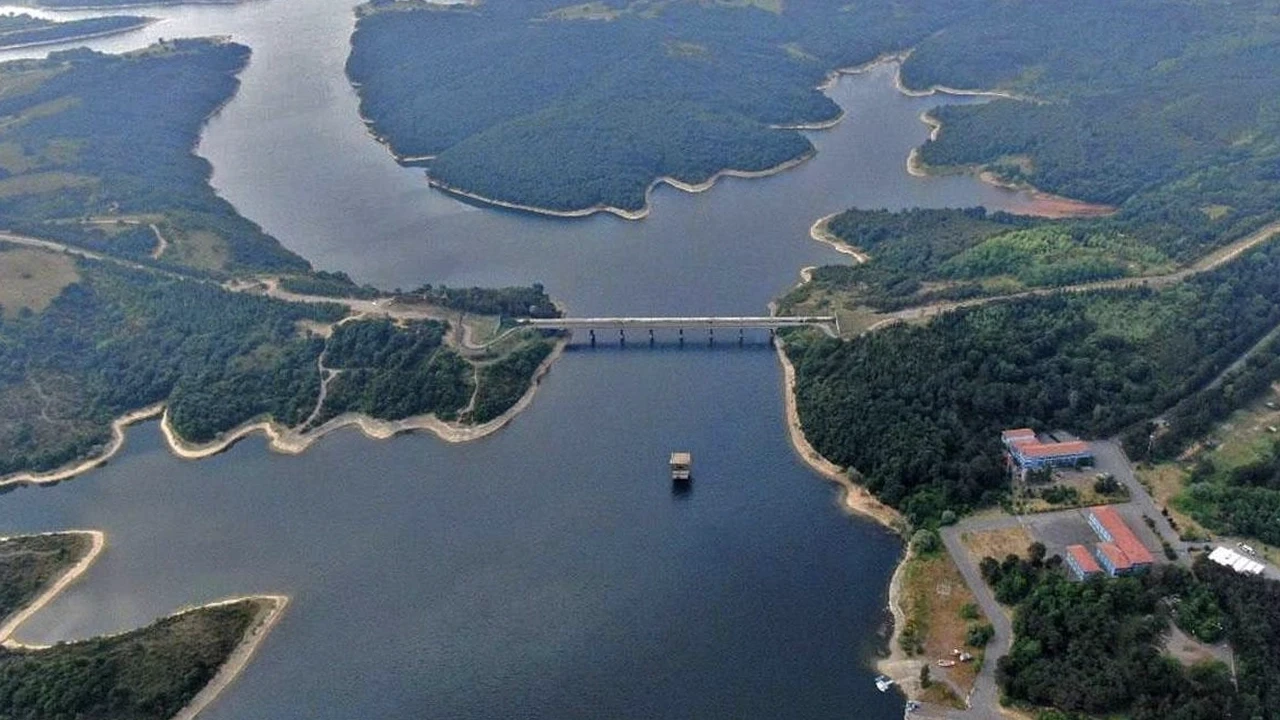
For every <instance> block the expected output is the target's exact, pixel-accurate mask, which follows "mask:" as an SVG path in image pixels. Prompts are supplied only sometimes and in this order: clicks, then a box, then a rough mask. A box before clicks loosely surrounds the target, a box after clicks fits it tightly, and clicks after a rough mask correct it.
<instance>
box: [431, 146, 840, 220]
mask: <svg viewBox="0 0 1280 720" xmlns="http://www.w3.org/2000/svg"><path fill="white" fill-rule="evenodd" d="M815 155H817V151H816V150H810V151H809V152H806V153H805V154H804V155H801V156H800V157H796V158H792V159H790V160H787V161H785V162H783V163H780V164H778V165H775V166H773V167H771V168H766V169H764V170H733V169H728V170H721V171H719V172H717V173H716V174H714V175H712V176H711V177H710V178H708V179H707V180H705V181H703V182H700V183H687V182H684V181H682V180H678V179H676V178H673V177H669V176H663V177H660V178H658V179H656V180H654V181H653V182H651V183H649V187H648V188H646V189H645V191H644V207H642V208H640V209H639V210H624V209H622V208H617V207H613V206H612V205H594V206H592V207H589V208H582V209H580V210H550V209H548V208H544V207H538V206H536V205H524V204H521V203H514V202H508V201H506V200H497V199H495V198H491V197H486V196H484V195H480V194H478V193H474V192H470V191H468V190H463V189H461V188H456V187H453V186H451V185H448V184H447V183H445V182H443V181H441V180H439V179H437V178H433V177H431V176H430V174H428V175H427V182H428V183H429V184H430V185H431V187H434V188H436V189H438V190H441V191H443V192H446V193H449V194H450V195H456V196H458V197H463V198H466V199H468V200H473V201H475V202H479V203H484V204H486V205H493V206H495V207H500V208H506V209H508V210H520V211H522V212H528V213H533V214H535V215H545V216H547V217H556V218H583V217H589V216H591V215H595V214H597V213H610V214H612V215H616V216H618V217H620V218H622V219H623V220H643V219H645V218H646V217H648V216H649V213H650V212H651V210H652V208H653V205H652V197H653V191H654V190H656V189H657V188H658V186H659V185H670V186H671V187H673V188H675V189H677V190H681V191H683V192H687V193H701V192H706V191H707V190H710V189H711V188H713V187H715V184H716V183H717V182H718V181H719V180H720V179H721V178H726V177H736V178H762V177H768V176H770V175H777V174H778V173H781V172H786V171H787V170H790V169H791V168H794V167H796V166H798V165H801V164H803V163H805V162H807V161H808V160H810V159H811V158H813V157H814V156H815Z"/></svg>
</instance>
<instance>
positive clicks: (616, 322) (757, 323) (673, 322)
mask: <svg viewBox="0 0 1280 720" xmlns="http://www.w3.org/2000/svg"><path fill="white" fill-rule="evenodd" d="M517 322H518V323H519V324H521V325H524V326H527V327H536V328H543V329H546V330H586V331H588V332H589V333H590V334H591V344H592V345H594V344H595V342H596V331H597V330H601V331H614V330H616V331H617V332H618V338H619V340H620V341H621V342H622V343H623V344H626V342H627V331H628V330H631V331H646V330H647V331H648V333H649V342H650V343H653V331H654V330H676V331H678V332H679V337H680V342H682V343H683V342H684V331H685V330H692V331H696V332H701V331H704V330H705V331H706V333H707V339H708V340H709V341H710V342H711V343H715V335H716V330H722V331H723V330H728V331H733V330H737V331H738V341H739V342H742V339H743V333H744V332H745V331H746V330H768V331H769V336H770V337H772V336H773V333H774V332H775V331H777V330H781V329H782V328H792V327H817V328H820V329H822V330H823V331H824V332H826V333H827V334H828V335H831V336H833V337H834V336H837V335H839V334H840V321H839V320H838V319H836V317H835V316H834V315H830V316H829V315H801V316H794V317H792V316H772V315H767V316H760V317H749V316H743V317H734V316H710V317H596V318H545V319H543V318H537V319H531V318H524V319H521V320H518V321H517Z"/></svg>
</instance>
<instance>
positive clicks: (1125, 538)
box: [1090, 505, 1156, 565]
mask: <svg viewBox="0 0 1280 720" xmlns="http://www.w3.org/2000/svg"><path fill="white" fill-rule="evenodd" d="M1090 512H1092V513H1093V515H1094V517H1096V518H1098V522H1099V523H1101V524H1102V527H1104V528H1106V530H1107V532H1109V533H1111V539H1112V541H1113V542H1114V543H1115V545H1116V547H1118V548H1119V549H1120V550H1121V552H1123V553H1124V554H1125V555H1126V556H1127V557H1128V558H1129V560H1130V562H1131V563H1132V564H1134V565H1150V564H1151V563H1153V562H1155V560H1156V559H1155V557H1154V556H1152V555H1151V551H1150V550H1148V549H1147V546H1146V545H1143V544H1142V541H1141V540H1139V539H1138V536H1137V535H1134V534H1133V531H1132V530H1130V529H1129V526H1128V525H1126V524H1125V522H1124V520H1123V519H1121V517H1120V513H1118V512H1116V511H1115V509H1114V508H1112V507H1109V506H1107V505H1101V506H1098V507H1095V508H1090Z"/></svg>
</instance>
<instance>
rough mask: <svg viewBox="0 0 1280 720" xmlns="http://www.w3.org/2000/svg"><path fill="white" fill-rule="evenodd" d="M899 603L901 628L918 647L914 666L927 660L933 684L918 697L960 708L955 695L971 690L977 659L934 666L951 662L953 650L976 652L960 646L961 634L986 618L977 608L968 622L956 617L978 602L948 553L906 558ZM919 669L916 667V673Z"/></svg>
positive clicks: (960, 703)
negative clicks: (950, 664)
mask: <svg viewBox="0 0 1280 720" xmlns="http://www.w3.org/2000/svg"><path fill="white" fill-rule="evenodd" d="M899 602H900V603H901V607H902V610H903V613H904V615H905V616H906V619H907V620H906V625H907V628H904V630H908V629H909V630H910V632H911V635H912V637H914V638H915V641H916V642H917V643H918V646H919V647H923V651H922V652H919V653H918V654H917V655H916V658H917V660H918V664H926V663H927V664H928V665H929V672H930V676H931V678H932V679H933V685H932V686H931V687H929V688H926V689H923V690H922V691H921V692H920V693H919V695H918V697H920V699H922V700H924V701H926V702H931V703H936V704H939V705H950V706H953V707H959V708H963V707H964V704H963V701H961V700H960V698H962V697H964V696H966V695H968V693H969V691H970V690H972V689H973V683H974V680H975V679H976V678H977V674H978V665H977V663H976V662H968V663H959V662H957V664H956V665H955V666H954V667H949V668H948V667H941V666H939V665H938V661H939V660H943V661H953V660H955V659H956V658H955V655H954V652H953V651H954V650H956V649H961V650H965V651H968V652H972V653H973V654H975V655H976V654H977V651H976V649H975V648H966V647H965V636H966V635H967V633H968V629H969V626H970V625H972V624H978V623H985V622H987V620H986V618H984V617H982V615H981V612H980V611H979V612H978V617H977V619H973V620H969V619H966V618H964V617H963V616H962V615H961V609H962V608H964V607H965V606H966V605H973V606H975V608H976V605H977V603H976V601H975V599H974V597H973V593H972V592H971V591H970V590H969V586H968V585H966V584H965V582H964V578H963V577H961V575H960V571H959V570H957V569H956V565H955V561H953V560H952V559H951V556H950V555H948V554H947V553H945V552H943V553H936V554H933V555H928V556H924V557H920V556H916V557H913V558H911V559H910V560H908V561H907V565H906V567H905V568H904V571H903V579H902V589H901V596H900V598H899ZM918 673H919V671H918V670H916V674H917V677H918Z"/></svg>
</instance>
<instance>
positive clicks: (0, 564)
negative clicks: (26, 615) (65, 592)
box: [0, 533, 91, 623]
mask: <svg viewBox="0 0 1280 720" xmlns="http://www.w3.org/2000/svg"><path fill="white" fill-rule="evenodd" d="M90 544H91V541H90V539H89V537H88V536H86V535H82V534H79V533H63V534H59V535H24V536H19V537H11V538H6V539H4V540H0V623H2V622H4V620H5V619H6V618H8V617H10V616H11V615H13V614H14V613H16V612H18V611H19V610H21V609H22V608H24V607H26V606H27V605H29V604H30V603H31V601H32V600H35V599H36V597H37V596H38V595H39V594H40V593H41V591H43V590H44V589H45V588H46V587H48V585H49V584H50V583H52V582H53V581H54V580H56V579H57V577H58V576H59V575H61V574H62V573H64V572H66V570H67V569H68V568H70V567H71V566H72V565H74V564H76V562H78V561H79V560H80V558H82V557H84V555H85V553H87V552H88V551H89V546H90Z"/></svg>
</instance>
